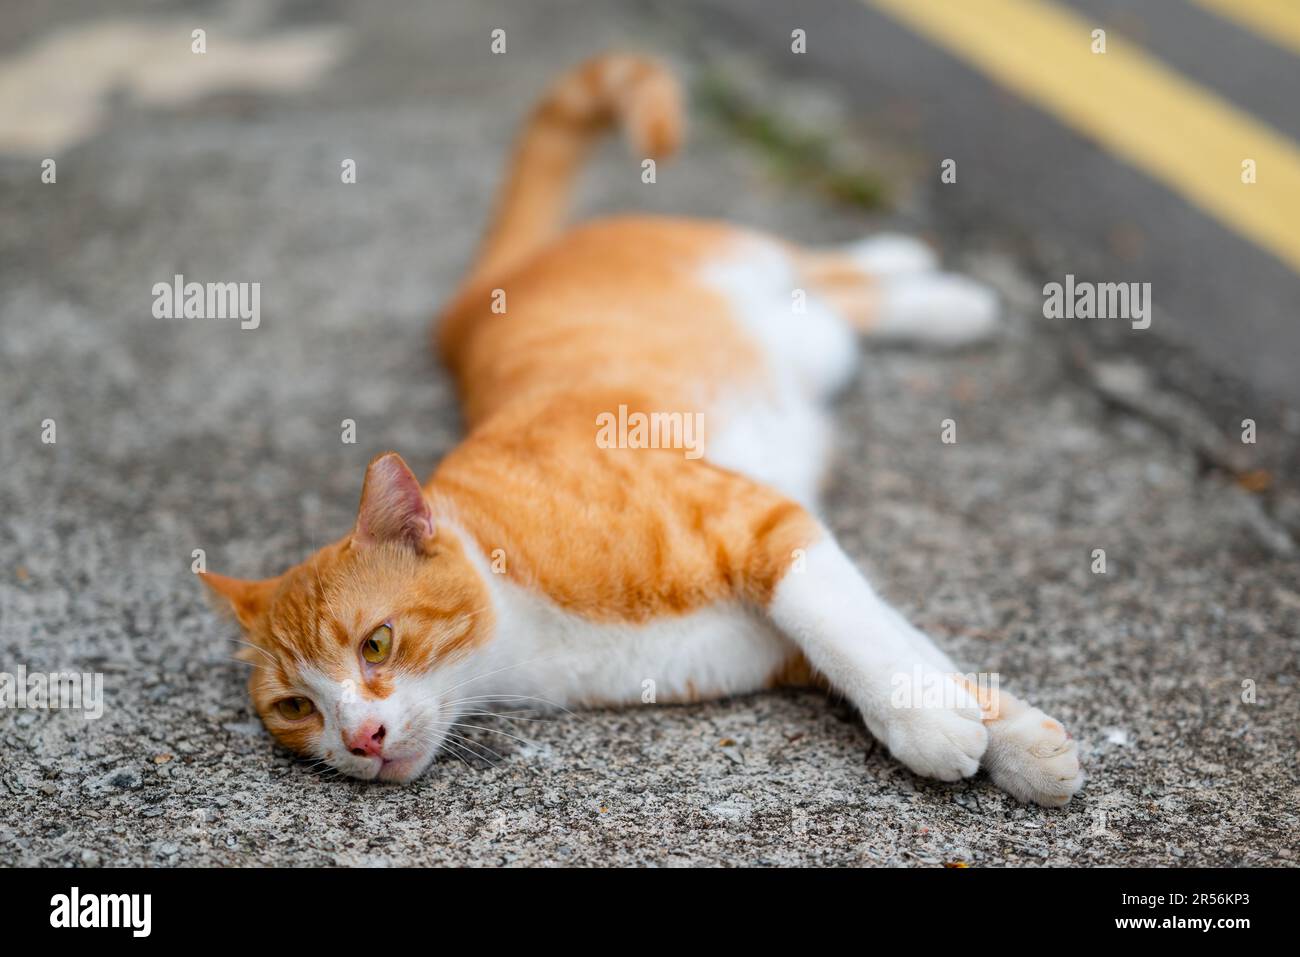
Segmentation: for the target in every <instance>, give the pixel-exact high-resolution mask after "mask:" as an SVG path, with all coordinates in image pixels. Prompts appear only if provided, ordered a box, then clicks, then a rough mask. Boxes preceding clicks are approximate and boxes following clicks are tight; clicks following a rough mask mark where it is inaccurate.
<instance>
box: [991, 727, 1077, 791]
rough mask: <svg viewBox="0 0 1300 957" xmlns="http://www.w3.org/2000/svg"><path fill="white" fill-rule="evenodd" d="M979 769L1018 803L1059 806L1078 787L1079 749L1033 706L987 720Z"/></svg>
mask: <svg viewBox="0 0 1300 957" xmlns="http://www.w3.org/2000/svg"><path fill="white" fill-rule="evenodd" d="M988 728H989V748H988V751H987V753H986V754H985V756H984V766H985V767H986V768H988V772H989V777H990V778H992V779H993V783H994V784H996V785H997V786H998V787H1000V788H1002V790H1004V791H1006V792H1007V793H1009V794H1011V795H1012V796H1013V797H1016V798H1019V799H1020V800H1021V801H1026V802H1031V803H1034V804H1042V805H1044V806H1045V807H1061V806H1062V805H1064V804H1066V803H1067V802H1068V801H1069V800H1070V798H1071V797H1073V796H1074V795H1075V794H1076V793H1078V791H1079V789H1080V788H1082V787H1083V780H1084V776H1083V770H1082V768H1080V766H1079V746H1078V744H1077V743H1076V742H1075V740H1074V738H1072V737H1070V733H1069V732H1068V731H1066V730H1065V727H1064V725H1062V724H1061V722H1059V721H1057V720H1055V719H1053V718H1049V717H1048V716H1047V715H1046V714H1045V713H1043V712H1042V711H1041V710H1039V709H1038V708H1032V707H1031V708H1025V709H1024V710H1022V711H1020V712H1019V713H1017V714H1014V715H1012V716H1008V717H1004V718H1002V719H1001V720H998V721H991V722H989V725H988Z"/></svg>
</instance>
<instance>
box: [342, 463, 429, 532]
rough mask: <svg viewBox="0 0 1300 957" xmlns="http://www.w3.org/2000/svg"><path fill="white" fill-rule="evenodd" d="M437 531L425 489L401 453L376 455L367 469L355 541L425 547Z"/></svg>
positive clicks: (358, 512)
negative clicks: (403, 459) (425, 495)
mask: <svg viewBox="0 0 1300 957" xmlns="http://www.w3.org/2000/svg"><path fill="white" fill-rule="evenodd" d="M434 531H435V529H434V524H433V511H432V510H431V509H430V508H429V503H428V501H427V500H426V499H425V497H424V489H422V488H421V487H420V483H419V481H418V480H417V479H416V477H415V475H414V474H413V473H412V472H411V470H410V468H408V467H407V465H406V463H405V462H404V461H402V457H401V456H400V455H398V454H397V453H396V452H385V453H384V454H383V455H379V456H376V457H375V458H374V459H373V460H372V461H371V463H370V466H369V467H368V468H367V469H366V481H365V485H363V486H362V489H361V508H360V509H359V510H358V511H357V526H356V529H355V530H354V531H353V533H352V538H353V541H355V542H356V543H357V544H358V545H374V544H378V543H381V542H397V543H404V544H408V545H411V546H412V547H414V548H416V549H417V550H418V551H425V550H426V549H427V547H428V546H429V544H430V543H432V541H433V538H434Z"/></svg>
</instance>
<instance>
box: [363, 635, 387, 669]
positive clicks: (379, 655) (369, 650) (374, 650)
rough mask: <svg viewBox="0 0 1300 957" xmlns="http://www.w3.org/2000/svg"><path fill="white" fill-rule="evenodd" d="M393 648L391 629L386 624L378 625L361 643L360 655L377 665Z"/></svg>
mask: <svg viewBox="0 0 1300 957" xmlns="http://www.w3.org/2000/svg"><path fill="white" fill-rule="evenodd" d="M392 650H393V629H392V628H390V627H388V626H387V625H380V626H379V627H378V628H376V629H375V630H374V631H372V632H371V633H370V637H369V638H367V639H366V640H365V641H364V642H363V643H362V645H361V657H362V658H365V659H366V661H368V662H370V663H371V664H372V665H377V664H379V663H380V662H382V661H385V660H386V659H387V658H388V653H389V652H390V651H392Z"/></svg>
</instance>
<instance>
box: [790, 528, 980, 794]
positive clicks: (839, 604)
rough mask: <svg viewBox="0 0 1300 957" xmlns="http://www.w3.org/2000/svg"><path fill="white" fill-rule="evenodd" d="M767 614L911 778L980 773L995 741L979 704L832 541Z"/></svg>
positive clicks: (799, 570)
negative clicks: (920, 643) (918, 691)
mask: <svg viewBox="0 0 1300 957" xmlns="http://www.w3.org/2000/svg"><path fill="white" fill-rule="evenodd" d="M767 610H768V614H769V615H770V617H771V619H772V621H773V622H775V623H776V625H777V626H778V627H779V628H780V629H781V630H782V631H783V632H784V633H785V634H786V635H787V636H788V637H789V638H790V639H791V640H792V641H794V642H795V643H796V644H797V645H798V646H799V649H800V650H801V651H802V652H803V653H804V655H805V657H807V659H808V661H809V663H810V664H811V665H812V666H813V667H814V668H815V669H817V671H818V672H820V673H821V674H822V675H823V676H824V677H825V678H826V680H827V681H828V682H829V683H830V685H831V686H832V687H833V688H835V690H837V691H839V692H840V693H842V694H844V695H845V696H846V697H847V698H848V699H849V700H850V701H852V702H853V704H854V705H856V706H857V708H858V710H859V711H860V712H861V713H862V717H863V719H864V721H865V722H866V725H867V728H868V729H869V730H870V731H871V733H872V734H874V735H875V736H876V737H877V738H879V739H880V740H881V741H882V742H883V743H884V744H885V746H886V747H887V748H888V749H889V751H890V753H891V754H893V755H894V757H896V758H897V759H898V760H899V761H901V762H902V763H903V764H905V765H906V766H907V767H908V768H910V769H911V770H912V771H914V772H916V773H917V774H920V775H923V776H925V777H932V778H938V779H939V780H941V781H956V780H959V779H961V778H964V777H969V776H970V775H972V774H974V773H975V772H976V771H977V770H978V769H979V766H980V759H981V758H982V757H983V756H984V753H985V750H986V749H987V747H988V744H989V732H988V730H987V729H986V727H985V725H984V721H983V715H982V713H981V708H980V702H979V700H978V697H977V696H976V694H974V693H973V692H972V691H971V689H969V688H968V686H967V684H966V682H964V681H963V680H961V678H960V676H958V675H956V674H955V672H954V671H953V670H952V669H946V668H944V667H942V666H941V665H940V664H939V663H938V662H937V661H936V660H935V659H934V658H933V657H931V656H929V655H927V654H926V653H925V651H924V650H923V649H922V648H920V647H918V645H917V644H916V642H915V641H914V640H913V638H912V635H911V634H910V633H909V630H908V628H907V627H905V623H903V622H902V621H901V618H900V616H899V615H898V613H897V612H895V611H894V610H893V609H892V608H890V607H889V605H887V604H886V603H885V602H884V601H883V600H882V599H881V598H880V596H879V595H877V594H876V592H875V590H874V589H872V587H871V585H870V584H868V582H867V580H866V579H865V578H864V577H863V576H862V573H861V572H859V571H858V569H857V568H856V567H855V566H854V565H853V563H852V562H851V561H850V560H849V559H848V557H847V556H846V555H845V554H844V552H843V551H842V550H841V549H840V547H839V545H838V544H837V543H836V541H835V540H834V538H832V537H831V536H830V535H829V533H823V535H822V537H820V538H819V539H818V540H817V541H816V542H814V543H813V544H811V545H809V546H807V548H806V549H802V550H801V554H799V555H797V556H795V558H794V560H793V561H792V562H791V565H790V568H789V570H788V571H787V572H786V573H785V574H784V575H783V577H782V578H781V579H780V581H779V582H778V583H777V584H776V587H775V588H774V589H773V590H772V593H771V598H770V601H769V603H768V609H767ZM918 687H919V688H924V689H925V692H924V693H923V694H915V693H913V692H914V690H915V689H916V688H918Z"/></svg>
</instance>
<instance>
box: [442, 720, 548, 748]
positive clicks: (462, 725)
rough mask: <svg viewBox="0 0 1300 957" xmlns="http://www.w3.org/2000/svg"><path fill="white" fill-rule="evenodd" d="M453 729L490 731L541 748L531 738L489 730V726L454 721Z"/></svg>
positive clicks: (495, 729) (496, 729) (493, 729)
mask: <svg viewBox="0 0 1300 957" xmlns="http://www.w3.org/2000/svg"><path fill="white" fill-rule="evenodd" d="M452 727H455V728H473V729H474V730H475V731H490V732H491V733H492V734H499V735H501V736H502V737H504V738H512V739H514V740H515V741H518V742H519V743H520V744H527V745H529V746H531V747H534V748H540V747H541V745H540V744H538V743H537V742H536V741H534V740H532V739H531V738H521V737H519V735H517V734H510V733H509V732H508V731H501V730H499V729H498V728H489V727H487V726H485V725H481V724H466V723H465V722H463V721H453V722H452Z"/></svg>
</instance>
